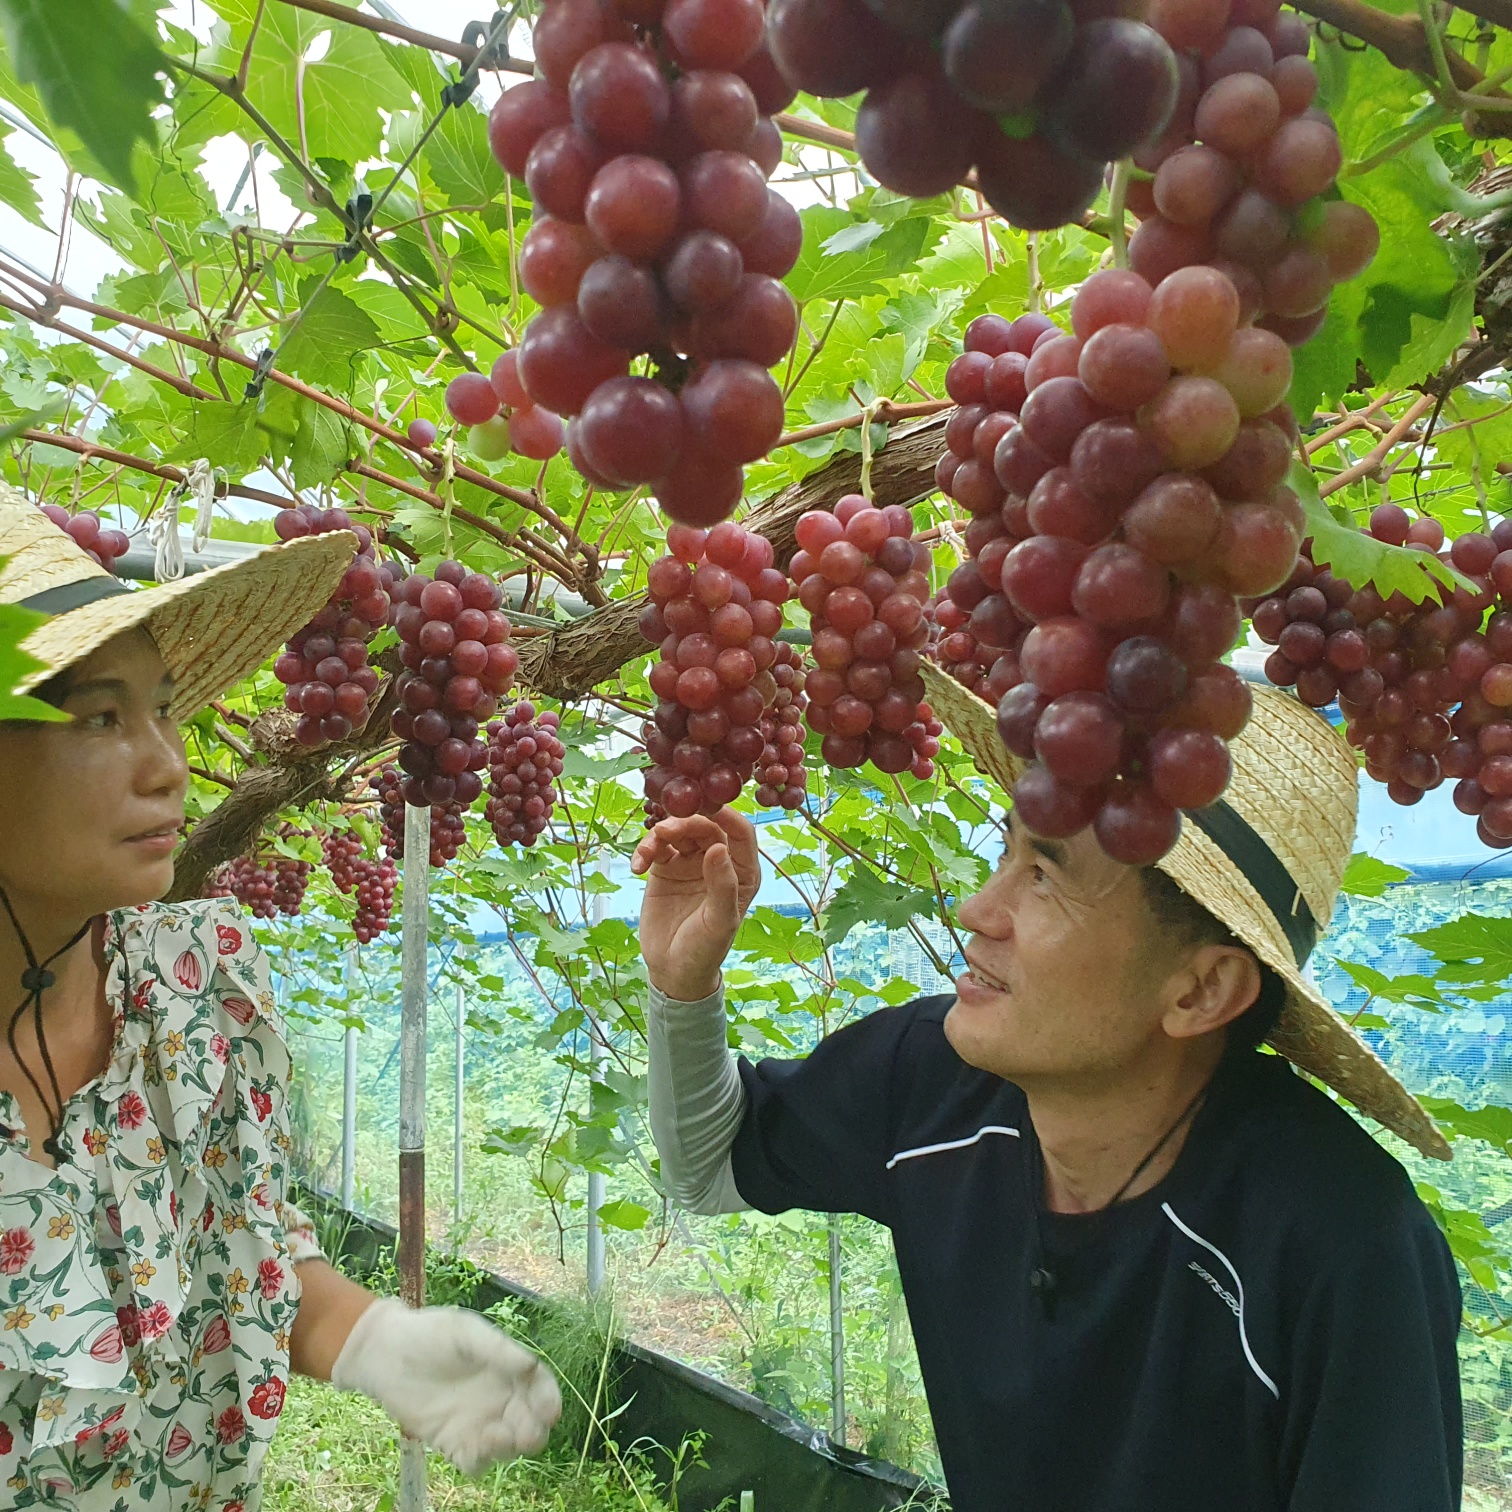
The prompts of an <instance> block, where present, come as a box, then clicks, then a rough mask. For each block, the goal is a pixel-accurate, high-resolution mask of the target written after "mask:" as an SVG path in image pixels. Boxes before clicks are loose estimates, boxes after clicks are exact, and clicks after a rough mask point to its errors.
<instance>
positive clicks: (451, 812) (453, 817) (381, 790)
mask: <svg viewBox="0 0 1512 1512" xmlns="http://www.w3.org/2000/svg"><path fill="white" fill-rule="evenodd" d="M410 780H411V779H410V778H408V777H406V776H405V774H404V773H403V772H401V771H400V770H399V769H398V767H395V766H384V767H382V768H381V769H380V770H379V771H377V772H375V773H374V774H373V775H372V777H370V778H369V779H368V786H369V787H370V788H371V789H372V790H373V793H374V795H375V796H376V797H377V799H378V822H379V826H380V828H381V829H382V831H383V848H384V850H385V851H386V852H387V853H388V858H389V859H390V860H393V861H402V860H404V809H405V804H406V801H407V799H406V796H405V792H406V788H407V786H408V784H409V782H410ZM480 791H481V785H480ZM415 806H416V807H423V806H424V805H418V804H417V805H415ZM466 815H467V806H466V805H465V804H464V803H462V802H461V800H460V799H457V798H452V799H450V800H449V801H447V802H446V803H433V804H431V805H430V864H431V865H432V866H449V865H450V864H451V863H452V862H453V861H454V860H456V857H457V852H458V851H460V850H461V849H462V845H463V842H464V841H465V840H466V839H467V818H466Z"/></svg>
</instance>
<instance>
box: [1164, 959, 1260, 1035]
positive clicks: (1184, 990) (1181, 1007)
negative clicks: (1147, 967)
mask: <svg viewBox="0 0 1512 1512" xmlns="http://www.w3.org/2000/svg"><path fill="white" fill-rule="evenodd" d="M1259 996H1260V966H1259V963H1258V962H1257V961H1256V960H1255V957H1254V956H1253V955H1252V954H1251V953H1250V952H1249V951H1248V950H1245V949H1244V948H1243V947H1242V946H1239V945H1199V946H1198V947H1197V948H1196V949H1195V950H1193V951H1192V953H1191V954H1190V956H1188V957H1187V959H1186V961H1184V962H1183V963H1182V965H1181V967H1180V968H1179V969H1178V970H1177V971H1175V972H1174V973H1172V976H1171V981H1170V999H1169V1004H1168V1006H1167V1008H1166V1012H1165V1015H1164V1017H1163V1018H1162V1019H1161V1027H1162V1028H1164V1030H1165V1032H1166V1033H1167V1034H1168V1035H1170V1037H1171V1038H1172V1039H1197V1038H1198V1037H1200V1036H1201V1035H1204V1034H1212V1033H1213V1032H1214V1031H1216V1030H1219V1029H1222V1028H1223V1027H1224V1026H1225V1025H1227V1024H1231V1023H1233V1022H1234V1020H1235V1019H1237V1018H1239V1017H1240V1016H1241V1015H1242V1014H1243V1013H1245V1012H1247V1011H1248V1009H1249V1008H1251V1007H1252V1006H1253V1005H1254V1002H1255V999H1256V998H1258V997H1259Z"/></svg>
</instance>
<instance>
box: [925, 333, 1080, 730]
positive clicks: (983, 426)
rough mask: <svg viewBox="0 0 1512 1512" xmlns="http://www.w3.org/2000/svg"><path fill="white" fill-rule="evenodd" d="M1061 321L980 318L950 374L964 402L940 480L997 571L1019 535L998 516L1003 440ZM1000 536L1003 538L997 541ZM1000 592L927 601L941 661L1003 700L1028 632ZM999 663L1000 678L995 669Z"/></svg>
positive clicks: (974, 548) (974, 547)
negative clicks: (1038, 352) (1042, 349)
mask: <svg viewBox="0 0 1512 1512" xmlns="http://www.w3.org/2000/svg"><path fill="white" fill-rule="evenodd" d="M1060 335H1061V331H1060V327H1059V326H1057V325H1056V324H1055V322H1054V321H1052V320H1051V319H1050V318H1049V317H1048V316H1046V315H1039V314H1027V315H1021V316H1020V317H1019V318H1018V319H1017V320H1016V321H1014V322H1013V323H1012V325H1009V323H1008V322H1007V321H1003V320H998V319H995V318H994V319H985V320H976V321H973V322H972V324H971V326H970V327H969V329H968V330H967V332H966V350H965V351H964V352H963V353H962V354H961V356H959V357H958V358H956V360H955V361H954V362H953V363H952V364H951V365H950V369H949V371H948V372H947V373H946V375H945V388H946V392H947V393H948V394H949V395H950V397H951V398H952V399H954V400H955V402H956V404H957V405H959V406H960V407H959V408H958V409H957V410H956V412H955V413H954V414H953V415H952V416H951V417H950V420H949V421H948V423H947V424H946V427H945V446H946V450H945V454H944V455H943V456H942V457H941V458H940V461H939V464H938V465H937V466H936V468H935V486H936V487H937V488H938V489H939V490H940V492H941V493H942V494H944V495H945V497H946V498H948V499H953V500H955V502H956V503H958V504H960V505H961V506H962V507H963V508H964V509H966V510H967V511H969V512H970V513H971V516H972V519H971V522H970V523H969V524H968V525H967V527H966V531H965V546H966V554H967V555H968V556H969V557H970V558H971V559H972V560H976V559H977V558H978V557H979V556H980V555H981V554H982V553H983V552H984V551H985V552H986V570H987V571H988V573H989V574H992V573H994V572H996V570H997V565H998V564H999V563H1000V562H1001V559H1002V558H1003V557H1005V556H1006V555H1007V554H1008V549H1009V547H1010V546H1011V545H1012V541H1011V540H1010V539H1009V538H1008V537H1007V535H1006V533H1005V527H1004V526H1003V523H1002V521H1001V520H1000V519H999V517H998V514H999V510H1000V509H1001V507H1002V504H1003V501H1004V497H1005V495H1004V489H1003V485H1002V484H1001V483H1000V482H999V481H998V477H997V473H996V471H995V470H994V459H995V458H996V455H997V446H998V442H1000V441H1001V440H1002V439H1003V437H1004V436H1006V435H1007V434H1008V432H1009V431H1011V430H1012V429H1013V428H1014V426H1015V425H1016V424H1017V423H1018V417H1019V411H1020V410H1021V409H1023V407H1024V401H1025V399H1027V398H1028V395H1029V391H1028V371H1029V359H1030V358H1031V357H1032V356H1033V355H1034V350H1035V347H1036V346H1037V344H1038V343H1039V342H1041V341H1044V342H1046V343H1048V342H1051V341H1054V340H1055V339H1056V338H1057V337H1059V336H1060ZM994 539H996V540H997V541H998V543H999V544H997V545H996V546H991V547H990V549H989V543H990V542H992V541H993V540H994ZM1004 609H1005V605H1004V603H1003V602H1002V600H1001V598H990V599H985V600H983V601H982V603H981V604H979V605H978V607H977V610H976V611H972V610H968V609H963V608H962V607H961V606H960V605H959V604H957V603H956V602H955V601H954V599H952V598H951V596H950V592H949V589H948V587H947V588H946V589H945V590H944V591H943V592H941V593H940V594H939V595H938V596H937V597H936V598H935V599H933V600H931V601H930V603H928V604H926V605H925V614H926V617H927V618H928V619H929V621H930V623H931V624H932V625H933V626H934V627H935V629H936V631H937V638H936V639H935V640H934V643H933V651H932V654H933V655H934V657H935V659H936V660H937V661H938V662H939V663H940V665H941V666H942V667H943V668H944V669H945V670H946V671H947V672H949V673H950V675H951V676H952V677H954V678H955V679H956V680H957V681H958V682H960V683H962V684H963V685H964V686H965V687H968V688H970V689H971V691H972V692H973V693H980V694H981V695H982V696H983V697H984V698H987V699H990V701H991V702H993V703H996V702H997V701H998V699H999V698H1001V697H1002V696H1003V694H1004V693H1006V692H1007V691H1008V689H1009V688H1010V687H1011V686H1012V685H1013V682H1014V681H1015V677H1014V676H1013V673H1014V669H1015V667H1016V665H1017V663H1016V660H1015V659H1014V658H1012V657H1010V656H1008V655H1006V652H1007V649H1008V647H1009V646H1010V645H1012V644H1013V641H1014V638H1015V637H1016V636H1017V635H1018V634H1019V633H1020V631H1021V630H1022V626H1021V625H1020V623H1019V621H1018V620H1017V619H1016V618H1015V617H1014V616H1013V615H1011V614H1005V613H1004ZM994 668H996V669H998V676H997V678H996V679H995V680H991V679H989V673H991V672H992V671H993V670H994Z"/></svg>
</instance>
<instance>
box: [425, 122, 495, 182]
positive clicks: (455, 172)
mask: <svg viewBox="0 0 1512 1512" xmlns="http://www.w3.org/2000/svg"><path fill="white" fill-rule="evenodd" d="M425 160H426V163H427V164H428V166H429V168H430V174H431V178H432V179H433V180H435V184H436V187H437V188H438V189H439V190H440V191H441V192H442V193H443V194H444V195H445V196H446V197H447V198H448V199H449V200H451V202H452V203H453V204H454V205H478V206H482V205H486V204H488V203H489V202H490V201H491V200H493V199H496V198H497V197H498V196H499V195H501V194H503V193H504V170H503V169H502V168H501V167H500V166H499V164H498V160H497V159H496V158H495V157H494V155H493V153H492V152H490V151H489V148H488V121H487V117H485V116H484V115H483V114H482V113H481V112H480V111H478V110H476V109H474V107H473V106H471V105H463V106H461V107H460V108H455V109H452V110H448V111H447V112H446V114H445V115H444V116H442V117H441V124H440V125H439V126H438V127H437V128H436V130H435V131H434V133H432V135H431V139H430V141H429V142H427V143H426V144H425Z"/></svg>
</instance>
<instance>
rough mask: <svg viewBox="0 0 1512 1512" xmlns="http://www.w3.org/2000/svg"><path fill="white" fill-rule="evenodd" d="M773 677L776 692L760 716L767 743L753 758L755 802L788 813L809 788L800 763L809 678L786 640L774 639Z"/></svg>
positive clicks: (805, 773)
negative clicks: (775, 650)
mask: <svg viewBox="0 0 1512 1512" xmlns="http://www.w3.org/2000/svg"><path fill="white" fill-rule="evenodd" d="M772 679H773V681H774V682H775V683H776V684H777V692H776V693H775V694H774V695H773V698H772V702H771V703H770V704H768V705H767V709H766V712H765V713H764V714H763V715H762V716H761V738H762V740H763V741H765V742H766V743H765V745H764V746H763V747H762V750H761V755H760V756H759V757H758V758H757V760H756V778H757V786H756V802H757V803H759V804H760V805H761V807H762V808H783V809H787V810H788V811H789V812H791V811H792V810H793V809H800V808H802V807H803V795H804V794H805V793H806V792H807V791H808V772H807V770H806V769H805V767H804V765H803V756H804V750H803V716H804V712H805V710H806V709H807V708H808V698H807V696H806V694H805V691H804V690H805V688H806V686H807V683H808V677H807V674H806V672H805V671H804V667H803V658H802V656H801V655H800V654H799V653H798V651H797V650H796V649H795V648H794V647H792V646H790V645H789V644H788V643H787V642H786V641H778V642H777V660H776V661H775V662H773V664H772Z"/></svg>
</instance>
